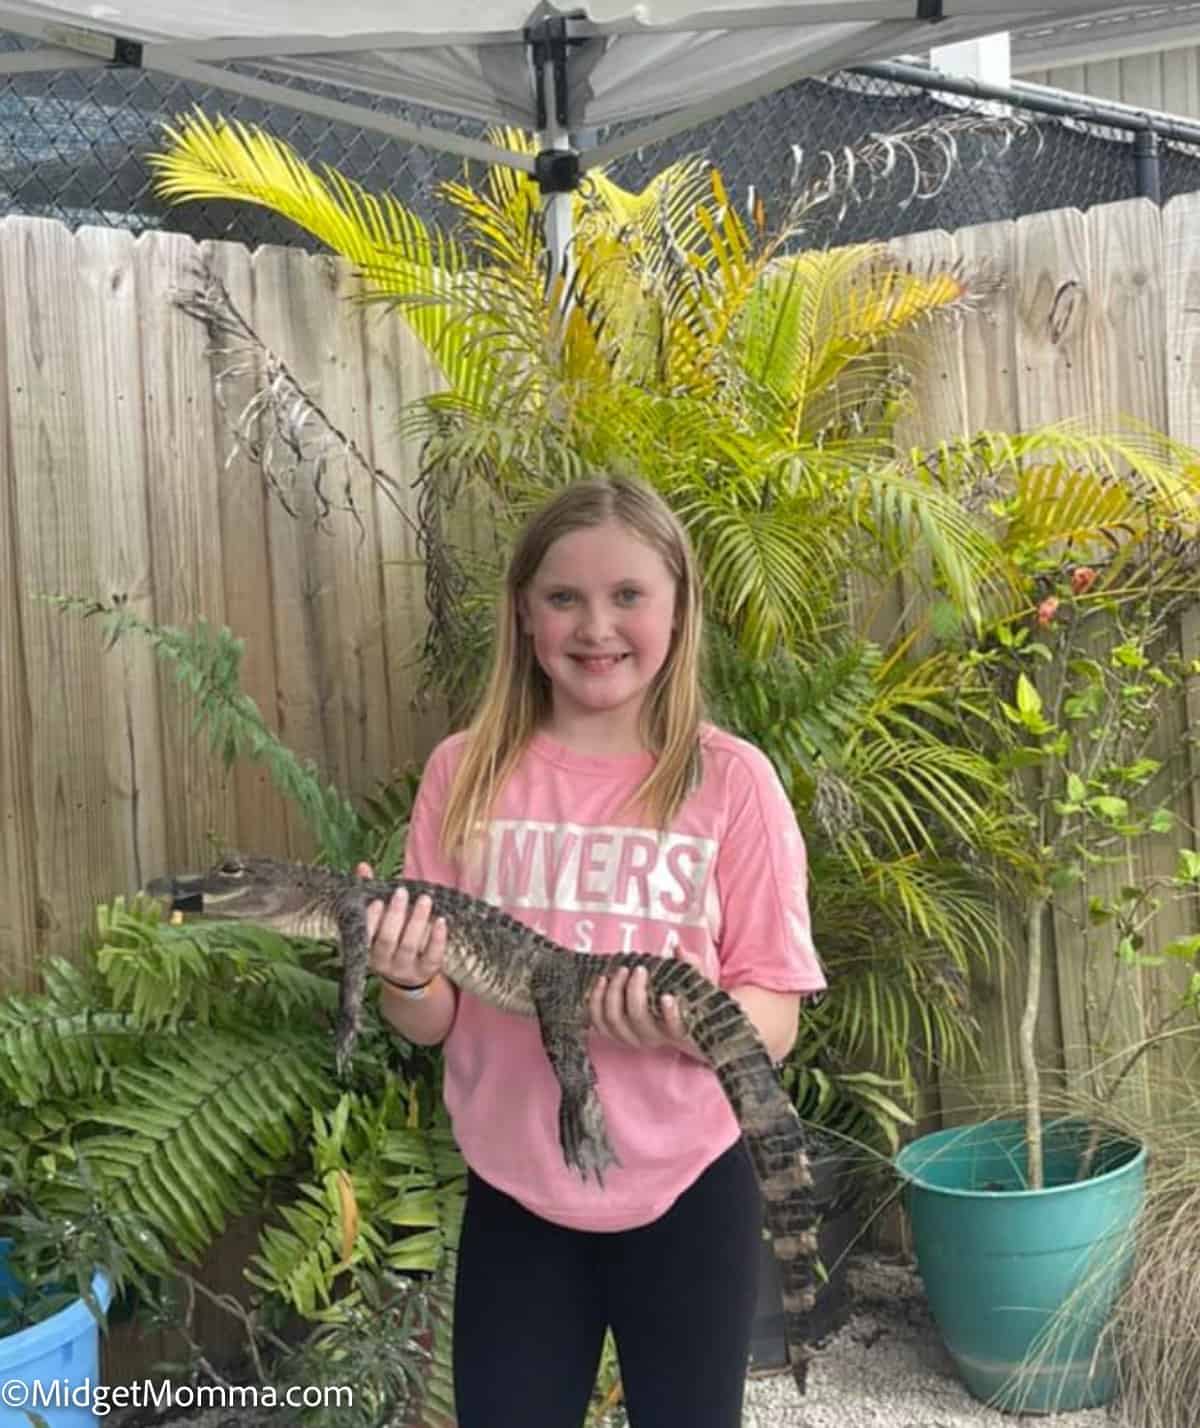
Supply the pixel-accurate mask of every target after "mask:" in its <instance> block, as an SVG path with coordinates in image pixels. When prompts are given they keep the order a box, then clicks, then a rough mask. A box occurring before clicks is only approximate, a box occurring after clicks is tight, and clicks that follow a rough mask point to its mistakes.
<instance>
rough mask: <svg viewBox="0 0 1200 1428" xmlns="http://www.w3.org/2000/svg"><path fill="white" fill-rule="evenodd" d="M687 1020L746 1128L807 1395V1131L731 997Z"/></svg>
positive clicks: (811, 1291)
mask: <svg viewBox="0 0 1200 1428" xmlns="http://www.w3.org/2000/svg"><path fill="white" fill-rule="evenodd" d="M697 975H698V974H697ZM688 1020H689V1028H690V1032H691V1036H692V1040H693V1041H694V1042H695V1043H696V1045H697V1046H698V1047H699V1049H700V1050H701V1051H702V1052H703V1053H704V1055H705V1056H706V1057H707V1058H708V1060H709V1061H710V1062H711V1064H712V1067H713V1070H714V1071H715V1072H716V1074H717V1079H718V1080H719V1081H720V1083H721V1089H722V1090H723V1091H724V1092H725V1095H726V1096H727V1097H728V1098H729V1102H730V1105H731V1106H732V1107H733V1109H734V1112H735V1114H736V1115H737V1118H738V1120H739V1121H740V1122H741V1126H742V1131H743V1133H744V1136H745V1140H746V1147H747V1149H748V1150H749V1152H750V1158H751V1160H752V1161H753V1163H754V1168H755V1171H756V1172H757V1175H758V1183H759V1186H760V1189H761V1191H762V1197H763V1213H764V1217H765V1220H766V1225H767V1229H768V1231H769V1232H770V1235H771V1242H772V1247H773V1249H774V1252H775V1258H776V1260H777V1261H778V1264H779V1270H780V1279H781V1283H782V1291H783V1312H784V1332H785V1336H786V1338H787V1345H788V1361H789V1363H790V1364H791V1369H792V1376H793V1377H794V1379H795V1381H796V1386H797V1388H798V1389H799V1390H800V1392H801V1393H803V1392H804V1390H805V1385H806V1379H807V1373H808V1363H809V1357H810V1356H809V1351H808V1345H807V1343H806V1336H807V1333H808V1332H809V1329H808V1315H809V1313H810V1311H811V1310H812V1307H813V1299H814V1296H815V1292H816V1260H817V1234H816V1210H815V1205H814V1199H813V1188H812V1184H813V1182H812V1173H811V1169H810V1166H809V1160H808V1153H807V1150H806V1148H805V1138H804V1129H803V1126H802V1125H801V1123H800V1118H799V1117H798V1116H797V1114H796V1109H795V1107H794V1106H793V1105H792V1103H791V1101H790V1100H789V1099H788V1096H787V1093H786V1092H785V1091H784V1089H783V1086H782V1085H781V1083H780V1080H779V1076H778V1073H777V1072H776V1070H775V1067H774V1066H773V1065H772V1063H771V1058H770V1056H769V1054H768V1052H767V1050H766V1047H764V1046H763V1044H762V1041H761V1040H760V1039H759V1037H758V1035H757V1033H756V1031H755V1030H754V1027H753V1026H752V1025H751V1024H750V1023H749V1021H748V1020H747V1018H746V1016H745V1013H744V1012H743V1011H742V1009H741V1007H739V1006H738V1004H737V1003H736V1002H735V1001H734V1000H733V998H732V997H730V996H728V995H727V994H726V993H724V992H722V991H720V990H719V989H717V988H714V987H711V986H709V987H708V988H707V991H706V993H704V994H702V996H701V997H700V998H698V999H697V1003H696V1004H695V1005H694V1006H693V1008H692V1014H691V1016H690V1017H689V1019H688Z"/></svg>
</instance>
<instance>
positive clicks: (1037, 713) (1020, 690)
mask: <svg viewBox="0 0 1200 1428" xmlns="http://www.w3.org/2000/svg"><path fill="white" fill-rule="evenodd" d="M1017 708H1018V709H1019V710H1020V713H1021V719H1022V721H1023V722H1024V723H1025V724H1027V725H1028V726H1029V727H1030V728H1031V729H1034V730H1035V732H1037V733H1041V732H1042V729H1043V728H1044V721H1043V720H1042V696H1041V695H1040V694H1039V693H1038V692H1037V689H1036V687H1035V686H1034V683H1033V681H1032V680H1031V679H1030V678H1029V676H1028V675H1026V674H1020V675H1018V676H1017Z"/></svg>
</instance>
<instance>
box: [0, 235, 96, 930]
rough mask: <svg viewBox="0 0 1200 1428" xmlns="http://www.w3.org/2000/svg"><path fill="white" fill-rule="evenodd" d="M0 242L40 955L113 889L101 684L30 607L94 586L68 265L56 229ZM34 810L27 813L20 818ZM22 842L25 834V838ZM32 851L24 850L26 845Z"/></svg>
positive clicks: (52, 622)
mask: <svg viewBox="0 0 1200 1428" xmlns="http://www.w3.org/2000/svg"><path fill="white" fill-rule="evenodd" d="M3 238H4V241H3V243H2V244H0V267H2V269H3V288H4V295H5V310H4V317H5V323H4V344H5V351H6V362H7V372H8V381H9V409H8V419H9V420H8V431H9V442H10V451H11V460H12V463H13V476H14V481H13V486H12V490H13V493H14V496H15V502H14V527H15V530H16V532H17V539H16V555H17V558H16V561H15V570H16V583H17V595H18V609H19V611H20V619H21V644H20V646H19V647H20V648H22V649H23V652H24V656H25V677H26V680H27V682H28V683H27V691H26V695H25V698H26V699H27V700H28V709H29V711H30V712H29V715H28V730H29V742H28V745H27V748H28V756H29V768H30V786H31V788H32V792H33V798H34V809H33V818H32V820H31V821H32V836H33V840H34V850H35V867H36V897H37V904H36V906H37V913H36V932H37V936H36V939H35V947H36V950H37V952H38V954H41V953H43V952H45V951H47V950H49V949H50V948H54V949H55V950H58V951H67V950H70V949H73V948H74V946H75V945H76V943H77V939H78V935H79V932H80V931H81V929H83V928H84V927H86V926H88V925H89V923H90V921H91V909H92V906H93V904H94V902H95V901H96V900H97V899H99V898H103V897H107V896H108V894H109V893H110V891H111V889H112V883H113V857H112V850H111V847H110V843H111V838H110V835H109V829H110V824H109V792H110V791H109V787H108V784H107V780H106V777H105V764H106V757H105V756H106V748H105V735H104V723H103V696H104V684H103V680H102V677H101V673H100V662H101V659H102V656H101V654H100V651H99V648H98V645H97V641H96V640H95V638H94V634H93V632H92V631H91V630H90V629H85V628H84V627H83V623H82V622H81V621H80V620H79V619H78V618H75V617H70V616H64V615H63V614H61V613H59V612H58V611H56V610H54V609H52V608H51V607H49V606H47V605H45V604H41V603H37V599H36V597H37V596H38V595H40V594H43V593H51V594H53V593H60V592H67V593H74V592H77V591H79V590H80V589H84V590H87V589H90V588H93V587H94V582H95V574H96V566H95V551H96V542H95V530H94V527H93V512H92V509H91V503H90V502H89V500H88V495H87V489H88V488H87V482H86V479H85V478H84V477H83V475H82V473H84V472H85V471H86V469H87V466H88V462H89V453H90V438H89V433H88V431H87V429H86V427H85V424H84V421H83V410H84V407H83V392H82V385H81V383H82V378H81V372H80V361H79V346H80V341H81V336H82V334H81V333H80V331H79V328H78V312H77V308H76V306H75V303H74V300H73V295H72V291H71V287H72V285H71V284H70V283H69V282H67V281H65V280H64V275H66V274H68V273H72V272H73V271H74V269H75V266H76V252H75V246H74V241H73V239H72V237H71V235H70V233H68V231H67V229H66V228H64V227H63V226H62V225H61V224H58V223H54V222H50V221H47V220H41V219H25V218H9V219H7V220H6V221H5V224H4V228H3ZM24 812H28V810H24ZM28 837H29V832H28V831H26V833H25V834H24V835H23V838H24V839H26V840H27V839H28ZM25 846H26V847H27V846H28V844H27V842H26V843H25Z"/></svg>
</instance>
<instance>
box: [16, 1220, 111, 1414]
mask: <svg viewBox="0 0 1200 1428" xmlns="http://www.w3.org/2000/svg"><path fill="white" fill-rule="evenodd" d="M11 1243H12V1241H11V1240H0V1291H5V1292H7V1291H8V1290H9V1289H11V1288H12V1287H13V1286H14V1283H15V1281H14V1280H13V1277H12V1275H11V1274H9V1273H8V1269H7V1266H6V1263H5V1261H6V1260H7V1258H8V1250H9V1246H10V1245H11ZM92 1293H93V1294H94V1295H95V1296H96V1298H97V1299H98V1300H99V1302H100V1303H101V1304H102V1305H103V1306H104V1308H105V1309H106V1310H107V1308H108V1306H109V1303H110V1302H111V1300H112V1288H111V1286H110V1284H109V1281H108V1279H107V1277H106V1276H105V1275H103V1274H100V1273H97V1274H96V1275H95V1277H94V1278H93V1280H92ZM99 1383H100V1326H99V1325H98V1324H97V1322H96V1320H95V1317H94V1316H93V1314H92V1311H91V1310H90V1309H89V1308H88V1307H87V1305H86V1304H85V1303H84V1302H83V1300H82V1299H76V1300H75V1302H74V1303H73V1304H68V1305H67V1307H66V1308H65V1309H60V1310H59V1311H58V1313H57V1314H52V1315H51V1316H50V1318H48V1319H43V1320H42V1321H41V1322H40V1323H38V1324H33V1325H31V1326H30V1327H29V1328H28V1329H18V1330H17V1332H16V1333H15V1334H8V1335H6V1336H5V1337H4V1338H2V1339H0V1399H3V1401H2V1402H0V1428H29V1424H30V1422H31V1420H30V1418H29V1417H28V1416H27V1414H26V1412H25V1409H26V1408H28V1409H29V1410H30V1411H31V1412H36V1413H40V1414H41V1416H42V1417H43V1418H44V1419H45V1420H46V1422H47V1423H48V1424H49V1425H50V1428H95V1425H96V1424H97V1423H98V1422H99V1421H100V1418H99V1417H98V1416H97V1414H95V1413H94V1412H93V1410H92V1408H91V1406H90V1403H89V1402H88V1401H80V1402H72V1401H71V1400H72V1395H73V1394H74V1395H75V1396H76V1397H78V1398H79V1399H80V1400H84V1399H85V1398H86V1399H90V1395H91V1391H92V1390H94V1389H95V1388H96V1387H97V1386H98V1385H99ZM34 1384H40V1385H41V1386H42V1388H43V1390H49V1389H50V1388H51V1387H52V1386H53V1387H54V1388H55V1390H56V1391H57V1393H58V1395H59V1404H60V1406H55V1407H43V1406H40V1404H39V1403H38V1402H36V1401H35V1398H34ZM85 1386H86V1387H85ZM81 1390H82V1392H81ZM22 1400H24V1401H22Z"/></svg>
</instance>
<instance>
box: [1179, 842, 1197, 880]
mask: <svg viewBox="0 0 1200 1428" xmlns="http://www.w3.org/2000/svg"><path fill="white" fill-rule="evenodd" d="M1175 876H1176V877H1177V878H1179V879H1180V881H1181V882H1185V883H1194V882H1200V853H1197V852H1195V851H1194V850H1193V849H1191V848H1180V850H1179V859H1178V861H1177V863H1176V865H1175Z"/></svg>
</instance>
